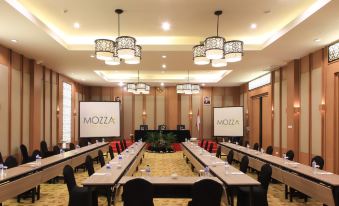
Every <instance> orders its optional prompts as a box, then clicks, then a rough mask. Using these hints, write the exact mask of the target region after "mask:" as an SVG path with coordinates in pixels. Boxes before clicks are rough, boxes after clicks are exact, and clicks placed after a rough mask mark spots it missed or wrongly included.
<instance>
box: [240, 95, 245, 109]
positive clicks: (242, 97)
mask: <svg viewBox="0 0 339 206" xmlns="http://www.w3.org/2000/svg"><path fill="white" fill-rule="evenodd" d="M240 106H244V94H243V93H241V94H240Z"/></svg>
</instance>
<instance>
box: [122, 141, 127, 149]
mask: <svg viewBox="0 0 339 206" xmlns="http://www.w3.org/2000/svg"><path fill="white" fill-rule="evenodd" d="M122 142H123V143H124V147H125V148H126V149H127V142H126V139H123V140H122Z"/></svg>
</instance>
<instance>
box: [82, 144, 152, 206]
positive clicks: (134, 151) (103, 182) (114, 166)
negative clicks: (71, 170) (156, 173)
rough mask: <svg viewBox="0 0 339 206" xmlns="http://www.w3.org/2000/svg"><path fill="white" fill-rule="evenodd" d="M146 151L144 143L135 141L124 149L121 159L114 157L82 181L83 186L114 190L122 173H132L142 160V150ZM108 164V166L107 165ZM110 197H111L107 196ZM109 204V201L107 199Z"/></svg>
mask: <svg viewBox="0 0 339 206" xmlns="http://www.w3.org/2000/svg"><path fill="white" fill-rule="evenodd" d="M145 151H146V144H145V143H142V142H135V143H133V144H132V145H131V146H129V147H128V150H124V151H123V152H122V153H121V155H122V160H118V158H114V159H113V160H111V161H110V162H109V163H108V164H109V165H105V166H104V167H102V168H100V169H99V170H98V171H96V172H95V173H94V174H93V175H91V176H90V177H88V178H87V179H86V180H85V181H83V182H82V185H84V186H85V187H94V188H95V187H102V188H110V189H111V190H112V191H114V187H115V186H117V183H118V182H119V180H120V179H121V177H122V176H124V175H132V174H133V173H134V172H135V171H136V170H137V168H138V165H139V164H140V162H141V161H142V157H143V154H144V152H145ZM107 166H109V167H107ZM109 199H111V197H109ZM108 205H110V201H108Z"/></svg>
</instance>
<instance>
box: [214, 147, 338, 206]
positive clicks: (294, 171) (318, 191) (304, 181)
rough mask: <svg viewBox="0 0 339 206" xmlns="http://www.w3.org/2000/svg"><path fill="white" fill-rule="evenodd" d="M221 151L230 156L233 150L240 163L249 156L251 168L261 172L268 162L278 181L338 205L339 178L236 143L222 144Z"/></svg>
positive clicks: (323, 201) (327, 202)
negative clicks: (229, 153) (245, 156)
mask: <svg viewBox="0 0 339 206" xmlns="http://www.w3.org/2000/svg"><path fill="white" fill-rule="evenodd" d="M219 144H220V145H221V151H222V152H223V153H226V154H228V152H229V151H230V150H233V151H234V159H236V160H238V161H240V160H241V158H242V157H243V156H244V155H247V156H248V157H249V166H250V167H251V168H254V169H256V170H258V171H260V169H261V166H262V165H263V164H265V163H269V164H270V165H271V167H272V177H273V178H274V179H277V180H278V181H280V182H282V183H284V184H286V185H289V186H290V187H292V188H294V189H297V190H298V191H300V192H302V193H304V194H306V195H308V196H310V197H312V198H314V199H316V200H318V201H320V202H322V203H324V204H326V205H329V206H333V205H336V206H338V205H339V201H338V198H339V197H336V195H335V194H338V193H337V192H338V190H339V175H336V174H333V173H330V172H326V171H322V170H314V169H313V168H312V167H310V166H308V165H304V164H300V163H298V162H294V161H289V160H284V159H283V158H280V157H277V156H273V155H268V154H262V153H260V152H258V151H255V150H253V149H248V148H246V147H243V146H239V145H236V144H232V143H228V142H222V143H219Z"/></svg>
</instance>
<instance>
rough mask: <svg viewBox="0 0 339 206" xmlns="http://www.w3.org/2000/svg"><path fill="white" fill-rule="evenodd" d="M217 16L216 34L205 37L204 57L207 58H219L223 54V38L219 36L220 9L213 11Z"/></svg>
mask: <svg viewBox="0 0 339 206" xmlns="http://www.w3.org/2000/svg"><path fill="white" fill-rule="evenodd" d="M214 14H215V15H216V16H217V17H218V18H217V35H216V36H211V37H207V38H206V39H205V50H206V57H207V58H208V59H221V58H222V57H223V56H224V43H225V39H224V38H223V37H220V36H219V17H220V15H221V14H222V11H221V10H218V11H215V12H214Z"/></svg>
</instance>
